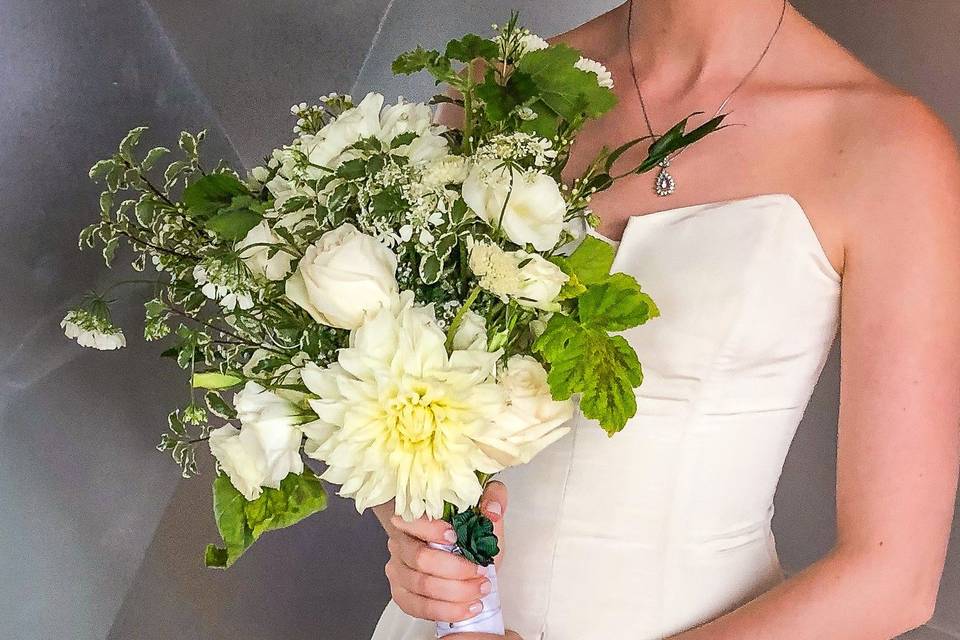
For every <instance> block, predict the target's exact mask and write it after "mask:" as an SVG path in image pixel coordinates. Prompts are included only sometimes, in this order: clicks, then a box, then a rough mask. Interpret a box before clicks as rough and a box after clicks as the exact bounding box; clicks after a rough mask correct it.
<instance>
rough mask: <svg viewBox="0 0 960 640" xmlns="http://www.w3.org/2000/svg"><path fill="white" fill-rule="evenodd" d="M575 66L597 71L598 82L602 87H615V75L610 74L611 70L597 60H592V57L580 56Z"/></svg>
mask: <svg viewBox="0 0 960 640" xmlns="http://www.w3.org/2000/svg"><path fill="white" fill-rule="evenodd" d="M573 66H574V67H576V68H577V69H580V70H581V71H586V72H588V73H595V74H596V75H597V84H599V85H600V86H601V87H606V88H608V89H613V76H612V75H610V72H609V71H607V68H606V67H605V66H603V65H602V64H600V63H599V62H597V61H596V60H591V59H590V58H584V57H583V56H580V59H579V60H577V61H576V63H574V65H573Z"/></svg>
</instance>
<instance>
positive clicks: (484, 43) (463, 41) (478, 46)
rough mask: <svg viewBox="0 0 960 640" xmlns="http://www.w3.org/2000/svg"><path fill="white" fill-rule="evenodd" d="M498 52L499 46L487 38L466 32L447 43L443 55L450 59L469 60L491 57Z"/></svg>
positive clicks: (495, 55)
mask: <svg viewBox="0 0 960 640" xmlns="http://www.w3.org/2000/svg"><path fill="white" fill-rule="evenodd" d="M499 54H500V47H499V46H498V45H497V43H496V42H494V41H493V40H490V39H489V38H481V37H480V36H478V35H477V34H475V33H468V34H466V35H465V36H463V37H462V38H460V39H459V40H451V41H450V42H448V43H447V48H446V50H445V51H444V55H445V56H446V57H447V58H449V59H450V60H459V61H460V62H470V61H471V60H473V59H474V58H486V59H493V58H496V57H497V56H498V55H499Z"/></svg>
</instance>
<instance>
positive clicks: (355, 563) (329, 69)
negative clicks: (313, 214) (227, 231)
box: [0, 0, 960, 640]
mask: <svg viewBox="0 0 960 640" xmlns="http://www.w3.org/2000/svg"><path fill="white" fill-rule="evenodd" d="M618 1H619V0H618ZM704 1H708V0H704ZM615 4H616V2H611V1H610V0H605V1H591V2H574V1H573V0H551V1H545V0H539V1H537V0H486V1H485V2H480V3H474V4H467V3H463V2H459V1H454V0H431V1H427V0H352V1H351V0H275V1H274V2H263V1H262V0H260V1H254V0H205V1H203V2H189V1H187V0H121V1H120V2H117V1H116V0H113V1H107V0H70V1H68V0H0V268H2V269H3V275H4V277H3V278H0V314H2V315H0V639H2V640H6V639H8V638H9V639H11V640H12V639H16V640H48V639H52V638H72V639H77V640H86V639H101V638H110V639H111V640H127V639H138V640H152V639H157V640H159V639H168V638H184V639H188V640H194V639H196V640H208V639H209V640H213V639H221V638H223V639H226V638H230V639H231V640H247V639H250V640H253V639H257V640H270V639H277V640H281V639H282V640H290V639H293V638H311V639H312V638H323V639H325V640H340V639H345V640H347V639H351V640H352V639H354V638H366V637H369V633H370V631H371V630H372V628H373V626H374V624H375V622H376V619H377V617H378V615H379V613H380V610H381V607H382V605H383V604H384V603H385V602H386V599H387V598H388V591H387V586H386V583H385V580H384V578H383V573H382V566H383V563H384V562H385V560H386V551H385V548H384V538H383V534H382V533H381V532H380V530H379V527H378V525H377V523H376V520H375V519H374V518H373V516H372V514H367V515H366V516H364V517H360V516H358V515H357V514H356V512H355V511H353V508H352V506H351V505H350V504H349V503H346V502H345V501H342V500H339V499H334V500H333V504H332V506H331V507H330V509H328V511H327V512H326V513H324V514H320V515H318V516H316V517H314V518H312V519H310V520H309V521H308V522H307V523H305V524H303V525H301V526H298V527H294V528H292V529H288V530H285V531H281V532H277V533H273V534H271V535H269V536H266V537H265V538H264V539H263V540H262V541H261V542H260V543H258V545H257V546H256V548H255V549H254V550H253V551H252V552H251V553H250V554H249V555H248V556H247V557H245V558H244V560H243V562H241V563H239V564H238V565H237V566H236V567H234V568H233V569H231V570H230V571H229V572H226V573H223V572H215V571H211V570H206V569H204V568H203V567H202V563H201V554H202V550H203V546H204V545H205V543H206V542H209V541H213V540H215V539H216V538H215V536H216V531H215V528H214V525H213V521H212V515H211V509H210V495H209V492H210V489H209V486H210V483H209V480H210V476H209V472H210V470H211V465H210V463H209V461H204V462H205V468H206V471H207V472H208V474H207V475H206V476H204V477H201V478H197V479H193V480H183V481H180V480H179V477H178V474H177V472H176V469H175V467H174V465H173V463H172V462H170V461H169V459H168V458H167V457H166V456H165V455H162V454H159V453H157V452H156V451H155V450H154V448H153V447H154V445H155V444H156V442H157V439H158V437H159V434H160V432H161V430H162V424H163V423H164V420H165V415H166V411H167V410H168V408H169V407H170V406H172V405H173V404H175V403H176V402H177V401H178V399H179V398H180V395H179V394H182V393H183V390H182V387H181V385H180V377H179V374H180V372H179V370H177V369H175V368H174V367H173V366H171V365H168V364H165V363H159V364H158V360H157V359H156V352H155V351H154V350H153V349H152V348H150V347H149V346H146V345H144V344H142V342H141V341H140V340H138V339H137V337H136V336H137V334H138V332H139V330H140V328H141V326H142V325H141V322H142V320H141V319H140V315H141V310H140V307H139V305H138V304H135V303H131V304H129V305H126V306H123V305H121V306H120V308H119V309H118V311H119V315H120V317H119V320H120V321H121V322H122V323H123V324H124V325H125V326H126V327H128V336H129V337H130V338H131V339H130V340H129V343H130V346H129V347H128V348H127V349H126V350H123V351H121V352H118V353H106V354H105V353H99V352H94V351H91V350H83V349H80V348H78V347H76V346H75V345H73V344H72V343H70V342H68V341H66V340H65V339H64V338H63V337H62V334H61V332H60V329H59V326H58V322H59V320H60V318H61V317H62V316H63V313H64V310H65V308H66V307H67V306H68V305H69V304H70V303H71V302H72V301H74V300H75V299H76V296H77V294H78V293H79V292H81V291H83V290H86V289H88V288H90V287H92V286H95V285H97V284H98V278H100V277H101V276H102V269H101V267H100V258H99V256H98V255H97V254H96V253H95V252H92V251H91V252H85V253H78V252H77V250H76V234H77V232H78V231H79V229H80V228H81V227H82V226H83V225H85V224H87V223H88V222H89V221H91V220H92V219H93V217H94V216H95V215H96V213H95V209H96V200H97V195H98V192H99V191H98V189H97V188H96V186H95V185H93V184H91V183H90V182H89V181H88V180H87V179H86V176H85V173H86V170H87V168H88V167H89V166H90V165H91V164H92V163H93V162H94V161H95V160H97V159H99V158H101V157H104V156H106V155H108V154H109V153H111V151H112V149H113V148H114V147H115V145H116V143H117V142H118V141H119V139H120V137H121V136H122V135H123V134H124V133H125V132H126V131H127V130H128V129H129V128H131V127H133V126H136V125H139V124H144V123H146V124H150V125H151V127H152V129H151V131H150V132H148V133H147V135H146V138H145V140H146V143H147V144H166V145H168V146H169V145H170V144H171V143H173V142H174V141H175V136H176V133H177V132H178V131H179V130H180V129H182V128H187V129H191V130H198V129H200V128H207V129H208V130H209V132H210V133H209V138H208V142H207V143H206V144H207V153H208V157H225V158H229V159H231V160H233V161H234V162H236V163H238V165H239V164H241V163H242V164H243V165H246V166H250V165H252V164H254V163H256V162H258V161H259V160H260V158H261V157H262V155H263V154H265V153H267V152H269V150H270V149H272V148H273V147H274V146H278V145H279V144H281V143H283V142H286V141H287V140H288V139H289V136H290V128H291V127H292V125H293V122H292V119H291V118H290V117H289V116H288V115H287V114H288V108H289V106H290V105H291V104H294V103H296V102H300V101H302V100H303V101H308V102H309V101H311V100H313V99H315V98H316V97H317V96H319V95H321V94H324V93H327V92H329V91H333V90H352V92H353V94H354V95H355V96H361V95H363V93H365V92H366V91H368V90H371V89H377V90H380V91H383V92H384V93H385V94H386V95H387V96H388V98H389V97H390V96H391V95H397V94H400V95H404V96H405V97H408V98H411V99H426V98H428V97H429V96H430V95H432V93H434V91H433V89H434V87H433V86H432V83H431V82H430V81H429V80H426V79H425V78H426V76H418V77H413V78H392V77H391V76H390V71H389V64H390V61H391V60H392V59H393V58H394V56H396V55H397V54H398V53H400V52H401V51H403V50H405V49H407V48H411V47H412V46H413V45H414V44H415V43H416V42H421V43H423V44H424V46H427V47H435V46H439V45H440V44H442V43H443V42H444V41H445V40H447V39H448V38H450V37H453V36H455V35H458V34H461V33H463V32H465V31H468V30H472V31H474V32H476V33H480V34H489V24H490V23H491V22H502V21H503V20H504V19H505V18H506V17H507V15H508V14H509V10H510V9H511V8H518V9H520V10H521V15H522V17H523V19H524V22H525V24H527V25H529V26H530V27H531V28H533V29H534V30H536V31H537V32H539V33H542V34H554V33H559V32H561V31H564V30H566V29H569V28H570V27H572V26H574V25H576V24H579V23H581V22H583V21H585V20H587V19H589V18H590V17H592V16H594V15H597V14H599V13H601V12H602V11H605V10H607V9H609V8H611V7H612V6H614V5H615ZM794 4H795V6H797V7H798V8H799V9H800V10H801V11H802V12H804V13H805V14H806V15H808V16H809V17H810V18H811V19H813V20H814V21H815V22H818V23H819V24H821V25H822V26H823V27H824V28H825V29H826V30H827V31H828V32H830V33H831V34H833V35H834V36H835V37H836V38H837V39H838V40H839V41H840V42H842V43H843V44H845V45H846V46H848V47H849V48H851V49H852V50H853V51H854V52H855V53H857V54H858V55H859V56H861V57H862V58H863V59H864V60H866V62H867V63H868V64H871V65H872V66H873V67H874V68H875V69H877V70H878V71H880V72H881V73H883V74H885V75H887V76H888V77H889V78H891V79H892V80H894V81H895V82H897V83H898V84H900V85H901V86H904V87H905V88H907V89H909V90H910V91H913V92H915V93H917V94H918V95H920V96H921V97H923V98H924V99H926V100H927V101H928V102H929V103H930V104H931V105H932V106H933V107H934V108H936V109H937V110H938V111H939V112H940V113H941V115H942V116H943V117H944V118H945V119H946V120H947V121H948V122H949V123H950V124H951V125H952V126H953V127H954V130H955V131H956V132H960V109H958V108H957V105H958V99H960V65H958V62H960V40H958V38H957V34H958V32H960V0H881V1H880V2H876V1H871V0H797V1H796V2H794ZM838 356H839V350H838V349H836V348H835V350H834V352H833V353H832V354H831V356H830V360H829V362H828V364H827V367H826V369H825V371H824V373H823V376H822V378H821V381H820V384H819V385H818V387H817V390H816V391H815V393H814V397H813V400H812V401H811V404H810V407H809V409H808V411H807V415H806V417H805V418H804V421H803V423H802V424H801V426H800V429H799V432H798V435H797V438H796V440H795V442H794V446H793V448H792V449H791V453H790V457H789V458H788V460H787V464H786V468H785V470H784V476H783V482H782V484H781V489H780V491H779V493H778V496H777V513H776V517H775V519H774V525H775V528H776V533H777V536H778V544H779V547H780V554H781V557H782V559H783V561H784V564H785V565H786V566H787V567H788V568H789V569H790V570H794V571H795V570H797V569H799V568H802V567H803V566H805V565H806V564H808V563H810V562H811V561H813V560H814V559H816V558H817V557H819V556H820V555H821V554H822V553H823V552H824V551H826V549H828V548H829V546H830V544H831V543H832V540H833V535H834V515H833V510H834V501H833V483H834V479H835V477H834V456H835V446H836V440H835V430H836V419H837V409H838V398H837V390H838V385H839V376H838V370H839V362H838ZM157 367H160V369H159V370H158V369H157ZM958 537H960V527H955V529H954V540H953V544H952V547H951V555H952V557H951V561H950V565H949V566H948V568H947V570H946V573H945V575H944V580H943V586H942V587H941V597H940V603H939V606H938V609H937V613H936V616H935V617H934V620H933V621H932V623H931V624H930V625H928V627H927V628H925V629H922V630H918V631H917V632H914V633H912V634H909V637H910V638H913V639H915V640H916V639H923V640H934V639H936V640H941V639H948V638H960V541H958V540H957V538H958Z"/></svg>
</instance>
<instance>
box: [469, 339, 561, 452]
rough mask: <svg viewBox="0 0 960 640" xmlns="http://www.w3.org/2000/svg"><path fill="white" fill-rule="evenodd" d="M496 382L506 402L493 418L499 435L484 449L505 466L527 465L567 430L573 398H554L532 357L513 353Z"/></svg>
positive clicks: (544, 371) (539, 367) (542, 372)
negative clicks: (491, 445)
mask: <svg viewBox="0 0 960 640" xmlns="http://www.w3.org/2000/svg"><path fill="white" fill-rule="evenodd" d="M499 383H500V386H501V388H502V389H503V390H504V393H505V395H506V405H505V408H504V410H503V411H502V412H501V413H500V414H499V415H497V417H496V418H494V423H495V424H496V425H497V429H496V433H497V436H498V438H497V440H496V441H495V442H494V446H493V447H491V448H489V449H485V450H486V451H487V452H488V453H489V454H490V455H491V456H492V457H493V458H495V459H496V460H497V461H498V462H500V463H501V464H503V465H504V466H506V467H510V466H515V465H518V464H526V463H527V462H530V460H531V459H532V458H533V457H534V456H535V455H537V454H538V453H540V451H542V450H543V449H544V448H546V447H547V446H549V445H550V444H553V443H554V442H556V441H557V440H559V439H560V438H562V437H563V436H564V435H566V434H567V433H568V432H569V431H570V426H568V425H565V423H566V422H567V421H569V420H570V418H572V417H573V409H574V406H573V401H571V400H569V399H568V400H554V399H553V396H552V395H551V393H550V385H549V384H548V383H547V372H546V370H545V369H544V368H543V365H541V364H540V363H539V362H538V361H537V360H536V359H535V358H532V357H530V356H525V355H516V356H512V357H511V358H510V359H509V360H507V364H506V366H505V367H503V369H502V371H501V372H500V376H499ZM504 442H506V443H507V444H509V445H511V446H512V449H508V448H507V447H506V446H504Z"/></svg>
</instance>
